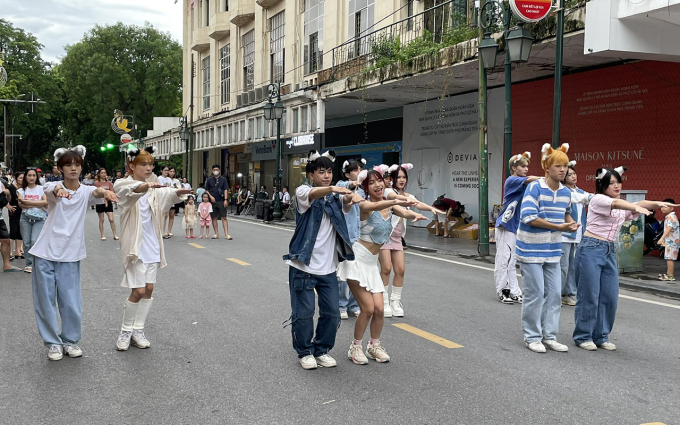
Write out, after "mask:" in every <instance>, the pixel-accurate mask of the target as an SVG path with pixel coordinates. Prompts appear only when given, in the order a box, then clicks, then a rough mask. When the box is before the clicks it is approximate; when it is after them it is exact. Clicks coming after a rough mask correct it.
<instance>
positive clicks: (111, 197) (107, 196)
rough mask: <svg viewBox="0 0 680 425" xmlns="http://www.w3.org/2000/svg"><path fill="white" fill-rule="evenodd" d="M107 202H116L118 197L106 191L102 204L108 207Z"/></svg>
mask: <svg viewBox="0 0 680 425" xmlns="http://www.w3.org/2000/svg"><path fill="white" fill-rule="evenodd" d="M108 201H111V202H118V195H116V194H115V193H114V192H112V191H110V190H107V191H105V192H104V204H105V205H108Z"/></svg>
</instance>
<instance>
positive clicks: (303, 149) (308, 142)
mask: <svg viewBox="0 0 680 425" xmlns="http://www.w3.org/2000/svg"><path fill="white" fill-rule="evenodd" d="M281 143H282V145H281V148H282V149H283V152H284V153H286V154H293V153H308V152H309V151H311V150H313V149H317V150H318V149H321V134H303V135H301V136H295V137H291V138H290V139H286V140H282V141H281Z"/></svg>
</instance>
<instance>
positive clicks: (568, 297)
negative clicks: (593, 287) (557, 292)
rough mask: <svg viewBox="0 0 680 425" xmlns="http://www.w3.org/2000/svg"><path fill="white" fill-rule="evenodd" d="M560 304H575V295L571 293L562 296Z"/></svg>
mask: <svg viewBox="0 0 680 425" xmlns="http://www.w3.org/2000/svg"><path fill="white" fill-rule="evenodd" d="M562 305H569V306H575V305H576V297H575V296H573V295H565V296H563V297H562Z"/></svg>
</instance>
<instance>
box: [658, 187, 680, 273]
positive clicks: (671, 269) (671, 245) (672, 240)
mask: <svg viewBox="0 0 680 425" xmlns="http://www.w3.org/2000/svg"><path fill="white" fill-rule="evenodd" d="M664 202H668V203H670V204H675V201H674V200H672V199H666V200H664ZM661 212H662V213H664V214H665V215H666V219H665V220H664V222H663V236H661V238H660V239H659V243H661V242H662V241H663V244H664V245H665V246H666V252H665V255H664V259H666V267H667V269H666V274H662V275H660V276H659V280H663V281H668V282H675V261H676V260H677V259H678V249H680V224H679V223H678V217H677V216H676V215H675V212H673V207H672V206H667V207H662V208H661Z"/></svg>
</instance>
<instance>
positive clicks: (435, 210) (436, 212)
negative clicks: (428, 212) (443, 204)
mask: <svg viewBox="0 0 680 425" xmlns="http://www.w3.org/2000/svg"><path fill="white" fill-rule="evenodd" d="M432 212H433V213H435V214H445V213H446V211H442V210H438V209H437V208H432Z"/></svg>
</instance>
